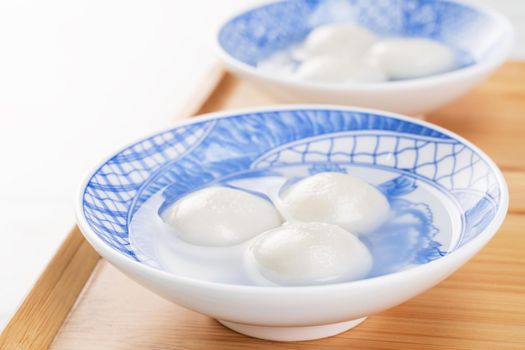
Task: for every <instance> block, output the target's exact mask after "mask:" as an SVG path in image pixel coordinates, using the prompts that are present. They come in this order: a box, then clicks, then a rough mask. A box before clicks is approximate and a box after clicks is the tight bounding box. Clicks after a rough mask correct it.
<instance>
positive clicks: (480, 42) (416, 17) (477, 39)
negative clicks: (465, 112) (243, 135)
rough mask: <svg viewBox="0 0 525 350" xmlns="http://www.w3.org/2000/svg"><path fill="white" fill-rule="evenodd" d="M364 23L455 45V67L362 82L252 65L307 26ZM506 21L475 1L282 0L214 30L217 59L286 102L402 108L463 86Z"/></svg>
mask: <svg viewBox="0 0 525 350" xmlns="http://www.w3.org/2000/svg"><path fill="white" fill-rule="evenodd" d="M337 22H351V23H356V24H358V25H360V26H364V27H366V28H368V29H370V30H372V31H373V32H375V33H377V34H378V35H379V36H382V37H399V36H405V37H424V38H430V39H433V40H437V41H440V42H442V43H444V44H446V45H448V46H449V47H451V48H453V49H454V50H456V51H457V52H460V53H461V54H460V60H459V61H460V62H459V65H460V68H459V69H456V70H454V71H451V72H448V73H443V74H438V75H434V76H430V77H425V78H419V79H412V80H405V81H395V82H384V83H368V84H364V83H362V84H357V83H355V84H352V83H343V84H337V83H323V82H309V81H304V80H300V79H298V78H293V77H288V76H285V75H284V74H283V75H279V74H275V73H268V72H264V71H261V70H260V69H257V68H256V65H257V63H258V62H260V61H261V60H264V59H265V58H267V57H269V56H270V55H271V54H273V53H275V52H277V51H279V50H283V49H285V48H288V47H291V46H293V45H296V44H298V43H300V42H301V41H302V40H304V38H305V37H306V35H307V34H308V33H309V32H310V31H311V30H312V29H314V28H315V27H317V26H320V25H323V24H327V23H337ZM512 42H513V31H512V28H511V25H510V23H509V22H508V21H507V20H506V19H505V18H504V17H503V16H501V15H499V14H498V13H496V12H494V11H492V10H490V9H487V8H482V7H479V6H474V5H468V4H464V3H461V2H456V1H444V0H408V1H399V0H386V1H368V0H362V1H361V0H288V1H280V2H276V3H272V4H269V5H265V6H261V7H257V8H254V9H251V10H248V11H246V12H244V13H241V14H239V15H238V16H235V17H233V18H232V19H230V20H228V21H227V22H226V23H224V24H223V25H222V26H221V27H220V28H219V30H218V31H217V35H216V44H217V45H216V46H217V49H218V50H217V51H218V53H219V56H220V58H221V59H222V60H223V62H224V63H225V64H226V65H227V67H229V69H230V70H231V71H233V72H234V73H237V74H239V75H241V76H244V77H246V78H249V79H251V80H253V81H254V82H256V83H257V84H258V85H260V86H261V87H262V88H264V89H266V90H267V91H268V92H270V93H273V94H275V95H277V96H279V98H280V99H281V100H283V99H284V100H287V102H300V103H304V102H313V103H338V104H350V105H356V106H363V107H370V108H379V109H384V110H389V111H393V112H397V113H403V114H408V115H419V114H422V113H426V112H429V111H431V110H434V109H436V108H438V107H440V106H442V105H444V104H446V103H448V102H450V101H451V100H453V99H455V98H457V97H459V96H461V95H462V94H464V93H465V92H467V91H468V90H469V89H470V88H471V87H472V86H474V85H475V84H477V83H478V82H480V81H481V80H482V79H484V78H485V77H486V76H487V75H488V74H489V73H490V72H492V71H493V70H494V69H495V68H497V67H498V66H499V65H500V64H501V63H502V62H503V61H504V60H505V59H506V58H507V56H508V54H509V50H510V49H511V46H512Z"/></svg>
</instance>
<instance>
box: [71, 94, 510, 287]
mask: <svg viewBox="0 0 525 350" xmlns="http://www.w3.org/2000/svg"><path fill="white" fill-rule="evenodd" d="M290 110H326V111H342V112H361V113H369V114H376V115H380V116H384V117H388V118H393V119H398V120H402V121H404V122H410V123H415V124H419V125H422V126H425V127H427V128H431V129H433V130H436V131H439V132H441V133H443V134H445V135H447V136H449V137H451V138H453V139H455V140H458V141H460V142H462V143H464V144H465V145H466V146H468V147H470V148H471V149H472V150H473V151H475V152H476V153H477V154H478V155H479V156H480V158H481V159H483V160H484V161H486V162H487V164H488V166H489V168H490V169H492V170H493V172H494V174H495V177H496V180H497V184H498V187H499V189H500V192H501V197H500V201H499V204H500V205H499V207H498V210H497V212H496V214H495V216H494V218H493V219H492V221H491V222H490V224H489V226H488V227H487V228H486V229H485V230H483V231H482V232H481V233H479V234H478V235H477V236H476V237H475V238H474V239H472V240H471V241H469V242H467V243H466V244H465V245H463V246H461V247H459V248H458V249H456V250H454V251H452V252H450V253H448V254H446V255H445V256H443V257H441V258H439V259H437V260H434V261H431V262H428V263H425V264H421V265H418V266H414V267H411V268H410V269H407V270H402V271H397V272H393V273H389V274H386V275H381V276H376V277H371V278H365V279H362V280H356V281H350V282H342V283H333V284H326V285H308V286H257V285H241V284H228V283H221V282H212V281H206V280H201V279H196V278H190V277H184V276H178V275H176V274H173V273H170V272H168V271H165V270H161V269H159V268H155V267H152V266H149V265H146V264H144V263H143V262H140V261H136V260H133V259H131V258H130V257H129V256H127V255H124V254H122V253H121V252H118V251H116V250H114V249H113V248H111V247H109V246H108V245H107V244H106V243H105V242H104V241H103V240H102V239H101V238H100V237H98V235H97V234H96V233H95V232H94V231H93V230H92V229H91V226H90V225H89V223H88V222H87V220H86V218H85V215H84V210H83V209H84V205H83V203H84V193H85V190H86V187H87V185H88V183H89V181H90V180H91V178H92V177H93V176H94V175H95V174H96V173H97V172H98V170H99V169H100V168H101V167H102V166H103V165H105V164H106V163H107V162H108V161H109V160H110V159H112V158H113V157H114V156H115V155H117V154H119V153H121V152H122V151H124V150H126V149H128V148H130V147H132V146H133V145H135V144H137V143H140V142H142V141H144V140H147V139H149V138H151V137H153V136H155V135H157V134H159V133H162V132H166V131H168V130H172V129H174V128H179V127H181V126H185V125H190V124H194V123H199V122H203V121H210V120H215V119H222V118H233V117H237V116H239V115H243V114H250V113H264V112H285V111H290ZM77 196H78V197H77V199H76V201H75V214H76V218H77V223H78V226H79V228H80V230H81V232H82V234H83V235H84V237H85V238H86V239H87V241H88V242H89V243H90V244H91V245H92V246H93V247H94V248H95V250H97V251H98V252H99V253H100V254H101V255H102V256H103V257H104V258H105V259H107V260H108V261H109V262H110V263H112V264H115V265H117V266H118V267H121V266H126V267H127V268H129V269H132V270H136V271H137V272H140V273H141V274H142V275H149V276H154V277H155V278H158V279H161V280H168V281H170V283H174V284H187V285H192V286H194V287H200V288H207V289H212V290H217V291H218V290H221V291H240V290H242V291H244V292H252V293H260V292H263V293H283V292H285V293H286V292H292V293H297V292H307V291H311V292H314V293H315V291H318V290H319V289H322V290H323V291H327V290H329V289H334V290H336V289H339V288H348V287H356V288H357V287H359V286H362V285H364V284H374V283H376V284H381V283H383V282H386V281H389V280H392V279H396V278H401V277H405V278H410V276H412V277H417V276H420V274H421V273H428V272H431V271H432V270H435V269H438V268H439V267H440V266H443V265H446V264H448V263H449V261H450V260H451V259H452V258H453V257H459V258H461V257H467V258H468V257H469V256H470V254H474V253H476V252H477V251H478V250H479V249H481V248H482V247H483V246H484V245H485V244H486V243H487V242H488V241H489V240H490V239H491V238H492V237H493V236H494V235H495V234H496V232H497V230H498V229H499V227H500V226H501V224H502V223H503V220H504V219H505V216H506V214H507V210H508V205H509V193H508V186H507V183H506V181H505V178H504V177H503V174H502V172H501V170H500V169H499V168H498V166H497V165H496V164H495V163H494V161H492V159H490V157H489V156H488V155H487V154H485V152H483V151H482V150H481V149H479V148H478V147H477V146H475V145H474V144H472V143H471V142H470V141H468V140H466V139H464V138H463V137H461V136H459V135H457V134H456V133H454V132H452V131H449V130H447V129H445V128H442V127H440V126H437V125H435V124H432V123H429V122H426V121H422V120H415V119H413V118H410V117H406V116H403V115H399V114H396V113H392V112H385V111H381V110H377V109H370V108H361V107H351V106H338V105H323V104H288V105H272V106H265V107H255V108H242V109H234V110H226V111H220V112H214V113H206V114H203V115H199V116H196V117H192V118H189V119H188V120H184V121H180V122H177V123H176V124H175V125H174V126H172V127H169V128H163V129H160V130H158V131H156V132H153V133H150V134H149V135H147V136H146V137H142V138H139V139H137V140H135V141H133V142H130V143H127V144H126V145H125V146H123V147H120V148H118V149H117V150H116V151H113V152H111V153H110V154H109V156H106V157H104V158H102V160H101V161H100V162H98V163H97V164H96V165H95V166H93V167H92V168H91V170H90V171H88V172H87V174H86V175H85V176H84V178H83V180H82V181H81V183H80V185H79V188H78V192H77ZM459 266H460V265H458V266H457V267H459Z"/></svg>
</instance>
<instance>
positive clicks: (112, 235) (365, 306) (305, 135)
mask: <svg viewBox="0 0 525 350" xmlns="http://www.w3.org/2000/svg"><path fill="white" fill-rule="evenodd" d="M324 171H335V172H343V173H351V174H353V175H356V176H359V177H361V178H364V179H366V180H367V181H368V182H370V183H372V184H374V185H376V186H377V187H378V188H379V189H380V190H381V191H382V192H383V193H384V194H385V196H386V197H387V198H388V200H389V202H390V204H391V207H392V213H393V214H394V218H395V219H398V220H394V221H393V222H391V223H390V224H389V225H387V226H386V231H385V232H383V233H378V234H376V235H371V236H370V237H367V238H366V240H365V243H366V244H369V245H370V246H371V247H379V248H378V249H377V251H375V252H373V253H374V257H375V258H376V264H375V267H374V270H373V271H374V272H373V273H372V274H371V275H370V276H369V278H366V279H363V280H359V281H354V282H348V283H339V284H328V285H318V286H304V287H280V286H257V285H250V284H245V283H242V282H236V281H231V282H228V281H225V282H217V281H210V280H205V279H199V278H192V276H191V275H188V273H185V271H176V270H175V271H174V270H173V269H170V268H168V267H166V264H165V262H164V261H163V260H162V259H161V258H160V257H159V256H158V255H157V250H156V249H153V248H152V249H148V247H149V246H151V247H153V246H154V243H155V242H154V240H155V237H154V235H151V236H146V237H142V240H143V241H144V242H145V243H141V244H140V245H137V244H136V242H134V241H133V240H132V239H130V224H131V222H132V221H133V219H134V216H135V215H136V214H137V213H139V212H140V211H141V208H142V206H144V205H145V203H148V201H149V200H151V199H152V198H160V202H159V211H160V212H162V210H163V209H164V208H166V207H167V206H169V205H170V204H172V203H173V202H174V201H176V200H177V199H178V198H180V197H181V196H184V195H185V194H187V193H190V192H192V191H195V190H197V189H200V188H202V187H205V186H209V185H216V184H221V185H227V186H236V187H242V186H243V184H244V185H246V184H249V183H251V182H253V181H257V179H261V178H265V177H275V176H281V177H290V178H292V177H304V176H308V175H311V174H316V173H319V172H324ZM507 202H508V193H507V187H506V184H505V182H504V179H503V177H502V175H501V173H500V171H499V170H498V168H497V167H496V166H495V165H494V163H493V162H492V161H491V160H490V159H489V158H488V157H487V156H486V155H485V154H484V153H483V152H481V151H480V150H479V149H477V148H476V147H475V146H473V145H472V144H470V143H469V142H467V141H465V140H463V139H462V138H460V137H458V136H457V135H455V134H453V133H451V132H448V131H446V130H444V129H442V128H439V127H437V126H433V125H431V124H428V123H424V122H414V121H411V120H410V119H409V118H406V117H402V116H397V115H393V114H390V113H386V112H379V111H373V110H363V109H357V108H345V107H327V106H282V107H280V106H278V107H270V108H265V109H257V110H249V111H233V112H224V113H218V114H212V115H208V116H203V117H200V118H195V119H193V120H191V121H190V122H186V123H184V124H181V125H179V126H177V127H174V128H173V129H170V130H166V131H163V132H160V133H158V134H155V135H152V136H150V137H147V138H145V139H143V140H140V141H138V142H136V143H134V144H131V145H129V146H127V147H125V148H124V149H122V150H120V151H118V152H116V153H115V154H113V155H112V156H111V157H109V158H108V159H106V160H104V161H103V162H102V163H101V164H100V165H98V166H97V167H96V169H95V170H94V171H93V172H92V173H90V174H89V175H88V176H87V178H86V180H85V182H84V183H83V184H82V186H81V191H80V196H79V199H78V206H77V211H78V221H79V225H80V228H81V230H82V232H83V233H84V235H85V236H86V238H87V239H88V241H89V242H90V243H91V244H92V245H93V246H94V247H95V249H97V251H99V252H100V254H101V255H102V256H103V257H105V258H106V259H107V260H108V261H109V262H111V263H112V264H114V265H115V266H116V267H118V268H119V269H121V270H122V271H123V272H124V273H126V274H127V275H129V276H130V277H131V278H133V279H135V280H136V281H138V282H139V283H141V284H143V285H144V286H146V287H147V288H149V289H151V290H153V291H155V292H156V293H158V294H159V295H161V296H164V297H165V298H167V299H169V300H171V301H173V302H175V303H178V304H180V305H182V306H185V307H187V308H189V309H192V310H195V311H198V312H201V313H204V314H206V315H209V316H211V317H214V318H217V319H219V320H221V322H222V323H223V324H225V325H226V326H228V327H230V328H232V329H234V330H237V331H239V332H241V333H245V334H248V335H252V336H256V337H261V338H266V339H274V340H304V339H312V338H319V337H324V336H329V335H333V334H336V333H338V332H341V331H344V330H346V329H348V328H351V327H353V326H355V325H356V324H358V323H360V322H361V321H362V319H363V318H364V317H366V316H368V315H371V314H374V313H376V312H379V311H381V310H384V309H386V308H389V307H392V306H394V305H397V304H399V303H401V302H403V301H405V300H407V299H409V298H411V297H413V296H415V295H417V294H419V293H421V292H422V291H424V290H426V289H427V288H430V287H431V286H433V285H434V284H436V283H438V282H439V281H441V280H442V279H444V278H445V277H447V276H448V275H449V274H450V273H452V272H453V271H455V270H456V269H457V268H459V267H460V266H461V265H462V264H463V263H464V262H465V261H467V260H468V259H469V258H470V257H471V256H472V255H474V254H475V253H476V252H477V251H478V250H479V249H480V248H481V247H482V246H483V245H484V244H486V243H487V242H488V240H489V239H490V238H491V237H492V236H493V235H494V234H495V232H496V230H497V229H498V227H499V226H500V224H501V222H502V220H503V218H504V216H505V213H506V210H507ZM155 214H157V212H155ZM152 220H153V217H152ZM385 291H388V292H385ZM283 327H285V328H283Z"/></svg>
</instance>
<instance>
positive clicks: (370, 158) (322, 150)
mask: <svg viewBox="0 0 525 350" xmlns="http://www.w3.org/2000/svg"><path fill="white" fill-rule="evenodd" d="M338 162H339V163H353V164H364V165H373V166H384V167H387V168H395V169H401V170H403V171H405V172H408V173H411V174H416V175H419V176H421V177H423V178H425V179H428V180H430V181H432V182H435V183H438V184H439V185H441V186H442V187H443V188H444V189H447V190H448V191H451V192H455V191H458V190H466V189H468V190H469V191H477V192H479V193H480V194H484V193H491V190H492V189H494V188H496V187H497V186H496V185H497V181H496V178H495V176H494V174H493V172H492V170H491V169H490V167H489V166H488V165H487V164H486V163H485V162H483V161H482V160H481V158H480V157H479V156H478V155H477V154H476V153H475V152H474V151H473V150H472V149H470V148H469V147H467V146H465V145H464V144H461V143H459V142H457V141H454V140H443V139H437V138H431V137H418V136H415V135H397V134H394V133H390V132H383V133H374V134H373V135H370V134H368V133H362V132H359V131H357V132H347V133H344V134H338V135H335V136H333V137H330V138H322V139H316V138H312V139H306V140H301V142H297V143H293V144H291V145H286V146H283V147H281V148H279V149H276V150H273V151H272V152H270V153H268V154H266V155H264V156H262V157H261V158H259V159H258V160H257V161H255V162H254V165H253V168H254V169H264V168H268V167H274V166H283V165H291V164H301V163H321V164H322V163H338ZM492 195H494V196H497V193H492Z"/></svg>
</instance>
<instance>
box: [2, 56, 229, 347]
mask: <svg viewBox="0 0 525 350" xmlns="http://www.w3.org/2000/svg"><path fill="white" fill-rule="evenodd" d="M225 76H226V74H225V71H224V69H223V68H222V66H220V65H218V64H217V65H215V66H213V68H211V69H210V71H209V72H208V73H207V74H206V78H205V79H204V81H202V82H201V84H200V85H199V87H198V88H197V89H196V91H195V92H194V93H193V94H192V96H194V97H193V98H192V99H191V101H189V102H188V103H187V104H186V105H185V106H184V107H183V108H182V110H181V112H179V113H178V114H177V115H176V116H175V118H174V119H175V120H180V119H183V118H188V117H190V116H193V115H196V114H200V113H203V112H204V111H209V109H208V108H207V107H206V106H207V104H208V101H209V100H210V99H212V97H213V95H214V93H215V92H216V90H217V88H218V87H219V86H220V85H221V82H222V80H223V79H224V78H225ZM99 259H100V256H99V255H98V253H97V252H96V251H95V250H94V249H93V248H92V247H91V246H90V245H89V243H88V242H87V241H86V240H85V239H84V236H82V233H81V232H80V230H79V229H78V227H77V226H75V227H74V228H73V229H72V230H71V231H70V232H69V234H68V235H67V237H66V239H65V240H64V242H62V244H61V245H60V247H59V249H58V250H57V252H56V253H55V254H54V256H53V258H52V259H51V261H50V262H49V263H48V265H47V266H46V268H45V269H44V272H43V273H42V274H41V275H40V277H39V278H38V280H37V281H36V283H35V285H34V286H33V288H31V290H30V291H29V293H28V295H27V296H26V297H25V299H24V301H23V302H22V304H21V305H20V306H19V308H18V310H17V311H16V313H15V314H14V316H13V317H12V318H11V319H10V320H9V322H8V324H7V326H6V327H5V328H4V330H3V332H2V333H1V334H0V349H47V348H49V346H50V345H51V343H52V342H53V339H54V338H55V336H56V334H57V333H58V331H59V330H60V328H61V327H62V324H63V322H64V320H65V319H66V318H67V316H68V314H69V312H70V310H71V309H72V307H73V305H74V304H75V302H76V300H77V298H78V297H79V295H80V294H81V292H82V290H83V288H84V286H85V285H86V283H87V281H88V280H89V278H90V276H91V275H92V273H93V271H94V269H95V267H96V266H97V263H98V261H99Z"/></svg>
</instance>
